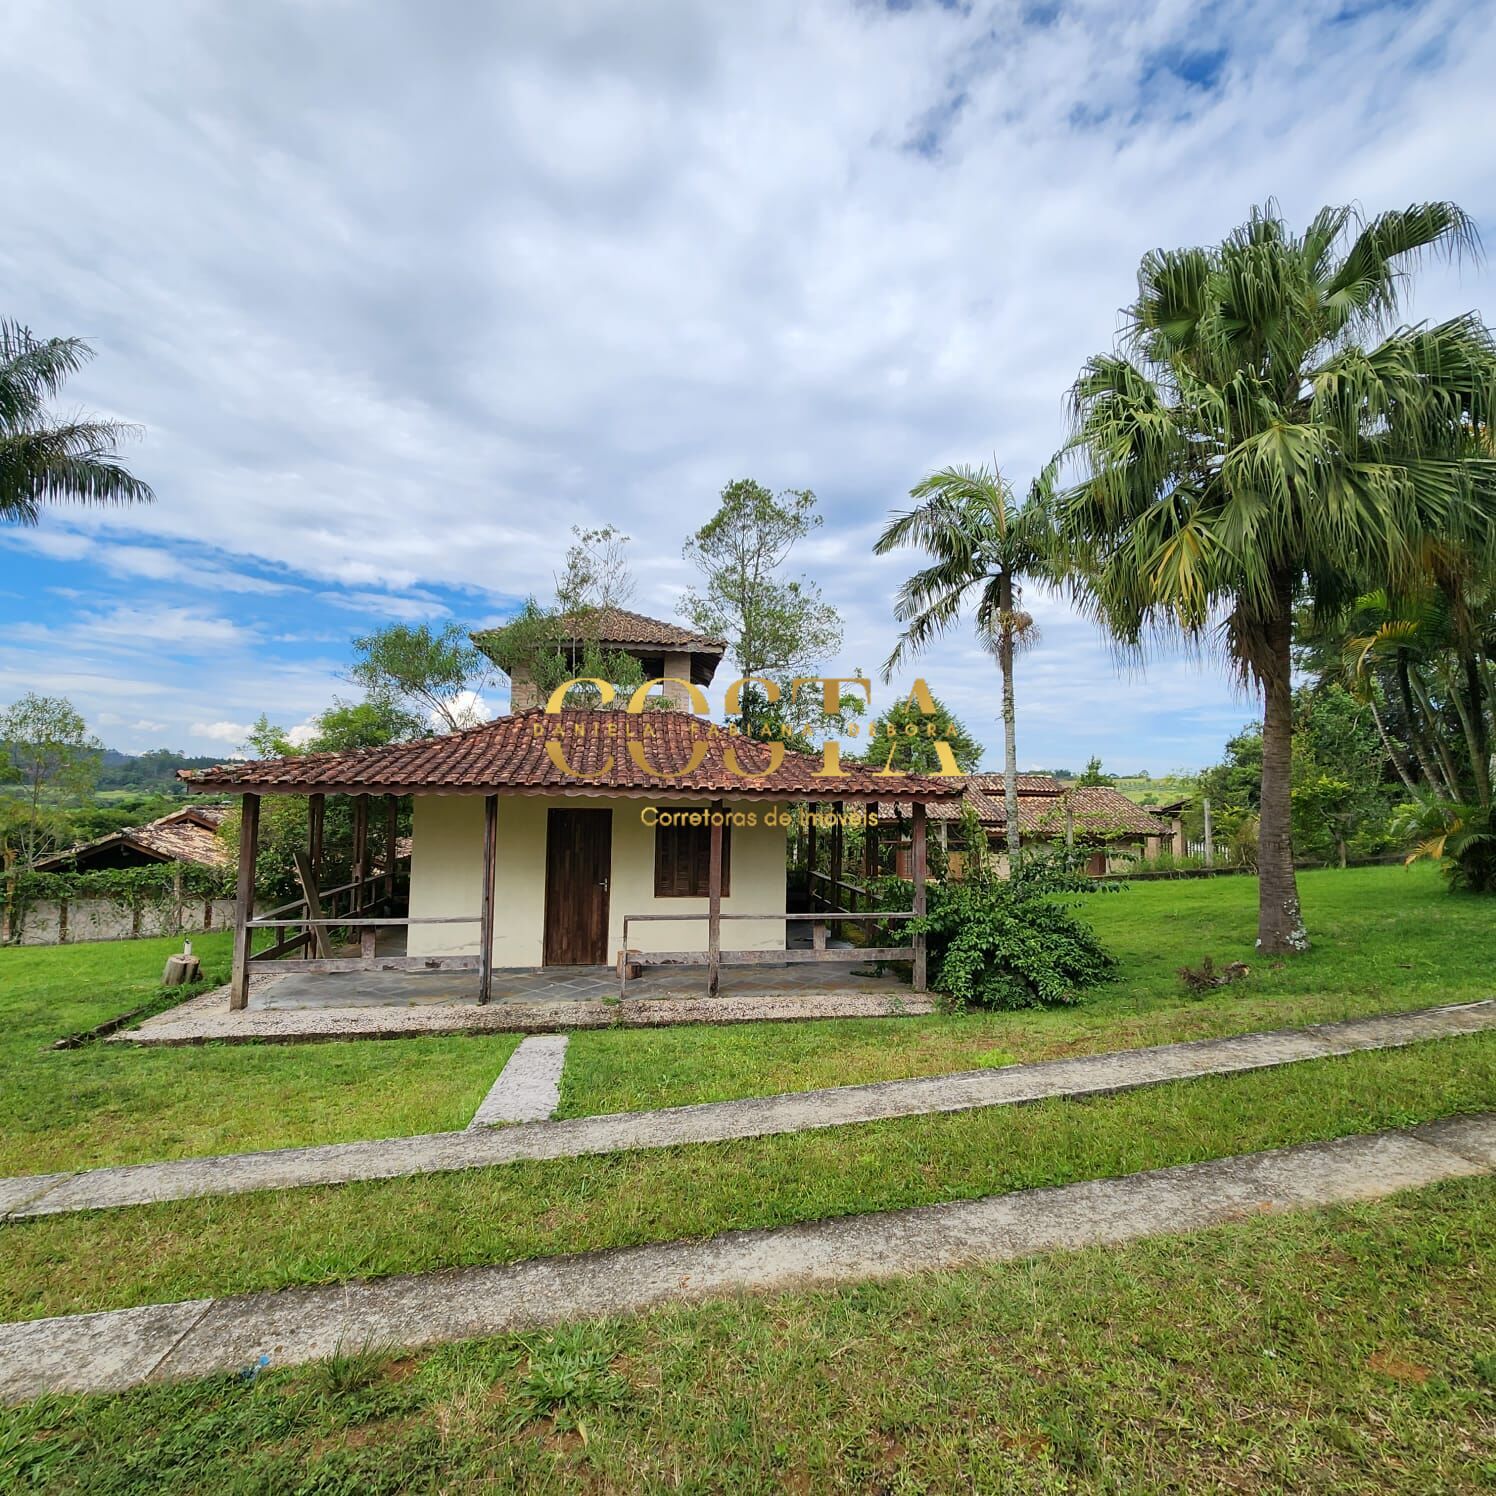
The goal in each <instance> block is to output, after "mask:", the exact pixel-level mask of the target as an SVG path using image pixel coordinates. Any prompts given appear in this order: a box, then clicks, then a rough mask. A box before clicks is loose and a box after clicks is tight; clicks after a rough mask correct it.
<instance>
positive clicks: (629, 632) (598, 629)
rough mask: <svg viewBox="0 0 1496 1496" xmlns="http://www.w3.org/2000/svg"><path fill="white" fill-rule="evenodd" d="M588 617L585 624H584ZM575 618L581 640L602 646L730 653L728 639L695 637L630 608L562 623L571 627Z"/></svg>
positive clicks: (600, 611) (595, 612) (598, 611)
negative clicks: (596, 642) (637, 646)
mask: <svg viewBox="0 0 1496 1496" xmlns="http://www.w3.org/2000/svg"><path fill="white" fill-rule="evenodd" d="M584 617H585V623H583V622H582V621H581V620H582V619H583V618H584ZM572 618H575V619H576V620H577V633H578V637H579V638H580V637H582V636H583V635H585V636H586V637H587V638H596V639H597V640H598V641H599V642H600V643H602V644H637V645H643V646H645V647H646V648H655V649H679V650H683V651H685V652H686V653H688V654H715V655H721V654H723V653H724V652H725V651H726V649H727V641H726V640H725V639H713V638H711V637H710V636H709V635H707V634H698V633H694V632H693V631H692V630H690V629H688V628H683V627H682V626H681V625H680V624H678V623H667V622H666V621H665V620H664V619H663V618H646V617H645V616H644V614H643V613H631V612H629V610H628V609H627V608H595V609H593V610H592V611H591V612H589V613H587V614H586V615H580V614H575V615H570V616H569V617H568V618H563V619H562V623H563V624H565V623H568V622H570V621H571V619H572Z"/></svg>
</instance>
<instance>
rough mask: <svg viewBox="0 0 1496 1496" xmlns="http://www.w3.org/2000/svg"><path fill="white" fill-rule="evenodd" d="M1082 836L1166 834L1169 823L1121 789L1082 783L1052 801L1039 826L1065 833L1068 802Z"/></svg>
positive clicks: (1044, 811)
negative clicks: (1148, 810)
mask: <svg viewBox="0 0 1496 1496" xmlns="http://www.w3.org/2000/svg"><path fill="white" fill-rule="evenodd" d="M1067 803H1068V805H1069V807H1070V816H1071V822H1072V824H1073V826H1074V828H1075V834H1076V835H1077V836H1079V837H1100V838H1101V839H1103V840H1106V839H1108V838H1111V837H1115V836H1162V835H1164V834H1165V833H1166V832H1167V831H1168V830H1169V829H1170V827H1169V823H1168V822H1167V821H1166V820H1164V819H1163V818H1162V817H1161V816H1155V815H1150V814H1149V813H1148V812H1147V811H1146V810H1144V809H1143V808H1142V807H1141V806H1139V805H1134V804H1133V802H1132V801H1131V800H1129V799H1128V798H1127V796H1126V795H1124V794H1123V793H1122V791H1121V790H1118V789H1113V788H1112V786H1111V785H1107V784H1082V785H1077V786H1076V787H1075V788H1074V789H1072V790H1069V791H1067V792H1066V794H1065V796H1064V799H1063V800H1062V801H1052V802H1050V803H1049V804H1048V805H1047V806H1046V807H1045V808H1044V810H1043V811H1042V813H1041V815H1040V818H1039V829H1040V830H1042V831H1044V832H1047V833H1049V834H1050V835H1055V834H1060V835H1063V833H1064V830H1065V805H1066V804H1067Z"/></svg>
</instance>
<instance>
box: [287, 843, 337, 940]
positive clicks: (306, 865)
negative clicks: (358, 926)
mask: <svg viewBox="0 0 1496 1496" xmlns="http://www.w3.org/2000/svg"><path fill="white" fill-rule="evenodd" d="M291 861H292V863H293V864H294V865H295V867H296V881H297V882H298V883H300V884H301V897H302V899H303V900H304V901H305V902H306V915H307V924H306V929H307V930H308V931H309V932H310V934H311V936H312V940H313V944H314V945H315V946H316V950H317V954H318V955H319V956H330V955H332V946H331V944H330V943H329V942H328V939H327V925H326V922H325V921H324V922H323V923H321V924H318V923H317V921H318V920H321V919H322V895H321V894H320V893H319V892H318V891H317V875H316V873H315V872H314V871H313V870H312V864H311V862H310V860H309V859H308V858H307V855H306V853H305V852H302V851H296V852H293V853H292V854H291Z"/></svg>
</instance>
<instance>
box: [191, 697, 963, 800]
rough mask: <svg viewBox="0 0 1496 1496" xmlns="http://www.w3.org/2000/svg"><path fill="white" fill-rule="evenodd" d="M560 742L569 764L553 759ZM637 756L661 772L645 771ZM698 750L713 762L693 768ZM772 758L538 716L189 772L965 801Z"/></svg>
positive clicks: (925, 780) (329, 787) (716, 733)
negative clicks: (774, 762)
mask: <svg viewBox="0 0 1496 1496" xmlns="http://www.w3.org/2000/svg"><path fill="white" fill-rule="evenodd" d="M552 745H554V747H555V748H556V750H557V751H558V752H559V754H560V755H561V757H562V758H563V759H564V761H565V765H566V767H562V766H561V765H559V764H557V763H556V762H554V761H553V758H552V756H551V752H550V749H551V746H552ZM633 749H637V750H638V755H642V757H643V758H644V760H645V763H646V764H647V765H649V766H650V767H652V768H654V769H655V770H657V771H658V772H656V773H650V772H649V768H646V767H641V766H640V765H639V764H638V763H637V762H636V761H635V760H636V757H637V756H638V755H635V754H634V753H633V752H632V750H633ZM728 749H731V750H732V751H733V752H734V753H735V754H736V756H737V763H738V765H739V766H740V768H741V769H742V770H743V771H744V772H743V773H742V774H738V773H734V772H733V771H732V770H731V769H729V768H728V766H727V763H726V754H727V751H728ZM698 751H700V752H701V761H700V763H698V764H696V765H695V766H694V767H691V766H690V765H691V760H692V758H693V756H694V755H695V754H696V753H697V752H698ZM770 753H771V747H770V744H768V743H765V742H759V741H756V740H753V739H749V738H743V737H738V736H736V735H729V734H728V732H727V730H726V729H725V728H723V727H722V726H720V725H719V724H717V723H714V722H709V721H707V720H706V719H705V718H703V717H695V716H692V715H690V714H689V713H686V712H674V711H650V712H645V713H643V714H640V715H630V714H628V713H625V712H613V711H565V712H561V713H559V714H555V715H551V714H548V713H546V712H545V711H544V710H542V709H540V708H536V709H534V710H532V711H528V712H517V713H515V714H514V715H512V716H506V717H499V718H497V719H496V720H495V721H493V722H488V723H485V724H484V725H483V726H481V727H472V728H468V729H467V730H465V731H463V732H454V733H448V734H446V735H445V736H443V737H437V738H423V739H421V740H419V741H417V742H412V743H392V744H390V745H389V746H388V747H385V748H364V749H359V750H356V751H354V752H351V753H304V754H301V755H299V756H297V757H294V758H275V759H262V760H258V761H250V762H246V763H231V764H221V765H219V766H218V767H217V768H213V769H182V770H179V771H178V774H179V776H180V777H181V778H182V779H184V780H186V781H187V782H188V783H189V784H192V785H195V786H197V787H198V788H200V789H212V790H227V791H236V792H239V793H243V792H246V791H252V792H265V793H271V794H274V793H285V794H311V793H314V792H316V791H319V790H321V791H330V792H333V793H352V794H363V793H379V794H410V793H417V794H419V793H448V794H462V793H467V794H477V793H480V792H484V791H496V792H500V793H507V794H595V793H603V794H613V795H670V794H679V793H692V794H718V795H730V796H732V797H734V798H737V797H742V796H765V797H769V798H772V797H775V796H785V795H792V796H795V797H797V798H806V797H809V796H812V795H814V796H815V797H816V798H817V799H821V800H842V799H845V800H864V801H866V800H876V799H878V798H879V797H880V796H884V795H890V794H891V795H893V796H897V797H898V798H900V799H906V800H913V799H920V800H936V799H948V798H953V797H955V796H957V795H959V794H960V792H961V783H960V781H959V780H954V779H940V778H938V777H933V776H924V775H917V774H907V775H894V776H888V775H880V774H875V773H873V772H872V771H871V770H869V769H865V768H862V767H861V766H860V765H853V764H848V765H847V766H846V767H845V768H843V769H842V770H841V772H840V773H838V774H836V775H833V776H829V777H827V776H822V775H820V774H819V772H818V771H819V770H820V768H821V759H820V758H819V757H818V756H812V755H809V754H803V753H793V752H786V753H785V754H784V758H783V762H782V764H781V765H780V767H779V768H778V769H775V770H774V771H773V772H767V770H768V766H769V760H770ZM755 776H756V777H755Z"/></svg>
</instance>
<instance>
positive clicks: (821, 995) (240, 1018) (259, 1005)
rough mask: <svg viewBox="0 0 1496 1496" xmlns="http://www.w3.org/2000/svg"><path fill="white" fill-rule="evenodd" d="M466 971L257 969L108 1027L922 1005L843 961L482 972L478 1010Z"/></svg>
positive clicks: (473, 1022) (303, 1032)
mask: <svg viewBox="0 0 1496 1496" xmlns="http://www.w3.org/2000/svg"><path fill="white" fill-rule="evenodd" d="M477 983H478V976H477V973H476V972H471V971H445V972H410V971H369V972H297V973H294V974H293V973H287V974H286V975H284V976H278V975H274V974H272V973H257V974H256V975H255V976H254V977H253V978H252V979H251V984H250V994H249V1006H248V1008H246V1009H245V1010H244V1011H243V1012H239V1013H234V1012H230V1010H229V998H228V988H227V987H218V988H215V989H214V990H213V991H211V992H204V993H202V994H201V995H200V996H198V997H194V998H190V999H189V1000H188V1001H187V1002H184V1003H182V1004H181V1005H180V1006H178V1007H175V1008H171V1009H168V1010H167V1011H166V1012H164V1013H158V1014H157V1015H156V1016H155V1017H154V1018H148V1019H146V1020H145V1021H144V1022H143V1023H141V1024H139V1025H138V1026H137V1027H135V1028H131V1029H124V1030H122V1031H121V1032H119V1033H117V1034H114V1035H111V1036H110V1039H109V1040H107V1041H106V1042H111V1043H122V1044H152V1045H155V1044H164V1045H173V1044H204V1043H209V1042H215V1041H216V1042H224V1043H231V1044H234V1043H297V1042H303V1041H309V1040H317V1039H398V1038H404V1037H406V1036H409V1035H415V1034H483V1033H524V1034H547V1033H564V1032H567V1031H568V1030H574V1029H584V1028H609V1027H612V1026H613V1025H615V1024H616V1025H621V1026H622V1027H625V1028H628V1027H655V1026H659V1025H668V1024H676V1023H754V1022H793V1021H796V1020H800V1019H809V1018H881V1017H913V1016H917V1015H920V1014H925V1013H930V1012H933V1011H934V1006H935V1005H934V1003H933V1002H932V1001H931V1000H930V999H929V998H927V997H919V996H916V995H915V993H913V992H912V991H911V990H910V988H909V986H908V985H907V983H904V982H902V981H900V980H899V979H898V978H897V977H893V976H878V975H875V974H872V973H871V970H870V968H865V967H862V966H861V965H859V964H858V963H857V961H856V959H855V957H853V958H852V959H851V960H849V961H847V962H846V963H842V962H829V963H821V962H817V963H814V964H805V965H787V966H751V967H747V966H745V967H724V968H723V970H722V981H721V987H720V991H719V995H718V996H716V997H708V996H707V995H706V991H705V986H706V972H705V968H703V967H700V966H682V967H675V968H666V969H659V970H656V971H652V972H650V973H649V974H648V975H647V976H645V977H642V978H640V979H639V980H638V981H635V982H630V983H629V987H628V994H629V995H628V997H627V998H626V999H625V1000H624V1001H623V1002H622V1003H620V1002H619V1001H618V1000H617V998H618V978H617V976H616V974H615V973H614V972H613V971H612V969H611V968H608V967H583V968H577V967H568V968H564V969H554V970H550V971H539V972H536V971H503V972H495V973H494V992H493V1000H492V1001H490V1002H489V1003H487V1004H486V1005H484V1006H480V1005H479V1003H478V1000H477Z"/></svg>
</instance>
